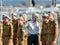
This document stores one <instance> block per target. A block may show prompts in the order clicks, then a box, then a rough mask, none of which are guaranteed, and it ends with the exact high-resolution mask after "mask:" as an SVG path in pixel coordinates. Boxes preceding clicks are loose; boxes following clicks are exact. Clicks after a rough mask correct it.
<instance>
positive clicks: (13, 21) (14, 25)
mask: <svg viewBox="0 0 60 45" xmlns="http://www.w3.org/2000/svg"><path fill="white" fill-rule="evenodd" d="M12 24H13V45H17V29H18V22H17V20H12Z"/></svg>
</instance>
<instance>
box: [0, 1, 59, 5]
mask: <svg viewBox="0 0 60 45" xmlns="http://www.w3.org/2000/svg"><path fill="white" fill-rule="evenodd" d="M26 1H27V2H29V1H28V0H2V4H3V5H7V4H11V5H15V4H25V3H26ZM0 2H1V0H0ZM35 2H36V3H40V2H44V3H46V4H48V3H49V4H50V3H51V0H35ZM56 3H60V0H56ZM0 4H1V3H0Z"/></svg>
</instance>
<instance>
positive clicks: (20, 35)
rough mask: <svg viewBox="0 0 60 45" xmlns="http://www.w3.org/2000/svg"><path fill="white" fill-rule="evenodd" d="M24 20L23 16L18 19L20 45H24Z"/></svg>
mask: <svg viewBox="0 0 60 45" xmlns="http://www.w3.org/2000/svg"><path fill="white" fill-rule="evenodd" d="M23 20H24V19H23V16H22V15H20V16H19V18H18V31H17V37H18V45H24V40H23V32H22V27H23V25H24V22H23Z"/></svg>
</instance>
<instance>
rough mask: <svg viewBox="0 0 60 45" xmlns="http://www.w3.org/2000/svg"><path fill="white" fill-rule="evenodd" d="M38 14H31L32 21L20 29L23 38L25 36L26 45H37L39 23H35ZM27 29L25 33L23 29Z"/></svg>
mask: <svg viewBox="0 0 60 45" xmlns="http://www.w3.org/2000/svg"><path fill="white" fill-rule="evenodd" d="M37 18H38V14H32V20H31V21H28V22H27V23H26V24H25V25H24V26H23V28H22V31H23V33H24V36H27V37H28V39H27V45H32V44H33V45H38V35H39V30H40V27H39V23H38V21H37ZM26 28H27V29H28V33H26V30H25V29H26Z"/></svg>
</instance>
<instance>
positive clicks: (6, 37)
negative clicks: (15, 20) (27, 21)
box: [2, 16, 13, 45]
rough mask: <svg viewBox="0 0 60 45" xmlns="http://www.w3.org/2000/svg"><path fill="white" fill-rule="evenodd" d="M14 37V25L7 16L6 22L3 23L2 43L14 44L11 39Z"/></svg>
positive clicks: (6, 44)
mask: <svg viewBox="0 0 60 45" xmlns="http://www.w3.org/2000/svg"><path fill="white" fill-rule="evenodd" d="M12 38H13V26H12V24H11V23H10V18H9V17H8V16H5V24H3V32H2V44H3V45H12V43H11V41H12Z"/></svg>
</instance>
